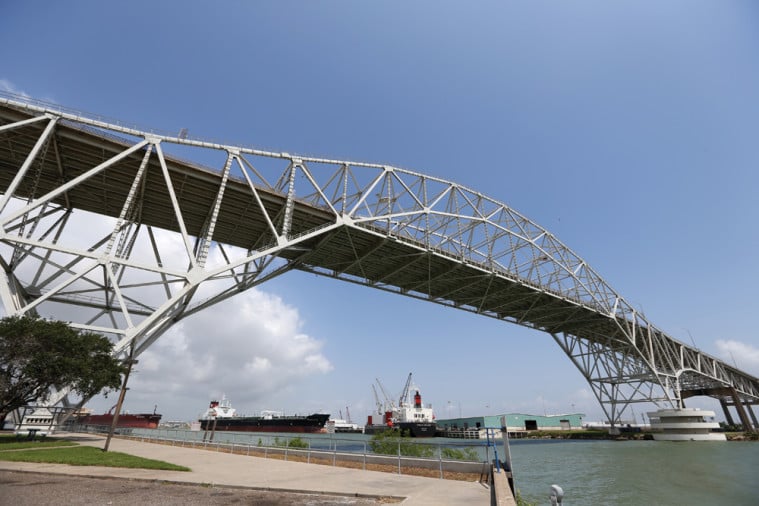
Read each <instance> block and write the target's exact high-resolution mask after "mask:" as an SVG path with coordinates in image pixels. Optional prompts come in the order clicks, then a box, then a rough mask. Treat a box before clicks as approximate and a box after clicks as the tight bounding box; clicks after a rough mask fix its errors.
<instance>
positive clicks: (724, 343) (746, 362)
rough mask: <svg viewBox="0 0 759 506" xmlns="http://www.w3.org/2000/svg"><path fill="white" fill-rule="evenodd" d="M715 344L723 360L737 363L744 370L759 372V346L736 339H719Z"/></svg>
mask: <svg viewBox="0 0 759 506" xmlns="http://www.w3.org/2000/svg"><path fill="white" fill-rule="evenodd" d="M715 344H716V346H717V350H718V352H719V356H720V357H721V358H722V360H724V361H725V362H727V363H728V364H733V363H735V364H736V365H737V367H738V369H741V370H743V371H746V372H749V373H753V374H759V348H757V347H755V346H752V345H750V344H747V343H744V342H741V341H736V340H734V339H718V340H717V341H716V343H715Z"/></svg>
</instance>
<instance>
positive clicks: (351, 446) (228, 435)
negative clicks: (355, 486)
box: [67, 425, 493, 480]
mask: <svg viewBox="0 0 759 506" xmlns="http://www.w3.org/2000/svg"><path fill="white" fill-rule="evenodd" d="M67 430H70V431H72V432H94V433H107V432H108V430H109V427H107V426H96V425H84V426H82V425H78V426H77V425H73V426H69V427H67ZM116 434H118V435H119V436H120V437H124V438H130V439H135V440H139V441H145V442H154V443H160V444H168V445H172V446H181V447H188V448H203V449H206V450H210V451H223V452H229V453H236V454H242V455H249V456H255V457H263V458H275V459H282V460H293V461H298V462H306V463H310V464H323V465H325V464H326V465H333V466H342V467H354V468H360V469H364V470H366V469H379V470H385V471H390V470H391V469H392V470H393V472H397V473H398V474H414V475H419V474H422V475H424V476H438V477H440V478H441V479H443V478H445V477H446V475H448V476H449V477H450V475H451V473H459V474H466V475H471V476H472V477H479V479H481V480H487V476H488V475H489V466H490V463H491V462H492V458H493V456H492V455H491V454H490V453H491V450H490V448H489V447H488V446H487V445H485V444H484V442H477V443H474V442H472V441H450V440H444V439H440V438H431V439H426V438H425V439H415V438H398V437H392V438H391V437H384V438H376V437H375V438H370V437H369V436H365V435H363V434H350V435H341V434H318V435H311V434H308V435H305V434H298V435H292V434H286V435H285V434H268V433H251V432H227V431H223V432H220V431H217V432H215V433H214V434H213V440H212V438H211V435H210V433H206V432H204V431H191V430H182V429H131V428H121V427H120V428H117V429H116ZM341 436H344V437H341Z"/></svg>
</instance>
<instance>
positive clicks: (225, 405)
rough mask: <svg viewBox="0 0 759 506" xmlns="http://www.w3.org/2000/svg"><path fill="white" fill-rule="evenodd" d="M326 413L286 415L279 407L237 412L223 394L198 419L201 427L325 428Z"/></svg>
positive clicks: (247, 429)
mask: <svg viewBox="0 0 759 506" xmlns="http://www.w3.org/2000/svg"><path fill="white" fill-rule="evenodd" d="M328 419H329V414H325V413H314V414H311V415H308V416H302V415H285V414H283V413H282V412H281V411H262V412H261V415H260V416H239V415H238V414H237V410H236V409H235V408H233V407H232V403H231V402H230V400H229V399H227V398H226V396H223V397H222V398H221V400H218V401H217V400H213V401H211V404H210V405H209V406H208V409H207V410H206V412H205V413H204V414H203V415H202V416H201V417H200V419H199V420H198V421H199V422H200V429H201V430H211V431H214V430H218V431H238V432H303V433H319V432H326V429H325V428H324V425H325V424H326V423H327V420H328Z"/></svg>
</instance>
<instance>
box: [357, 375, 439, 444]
mask: <svg viewBox="0 0 759 506" xmlns="http://www.w3.org/2000/svg"><path fill="white" fill-rule="evenodd" d="M377 384H378V385H379V387H380V390H381V391H382V393H383V395H384V396H385V402H384V403H382V402H380V400H379V396H378V395H377V390H376V389H375V388H374V385H372V389H374V398H375V400H376V402H377V415H378V416H379V419H380V421H379V423H375V421H374V417H373V415H369V417H368V419H367V421H366V426H364V434H376V433H378V432H382V431H385V430H392V429H398V430H400V431H401V433H402V434H405V435H409V436H411V437H434V436H435V433H436V432H437V423H436V422H435V414H434V412H433V411H432V405H431V404H429V405H427V406H426V407H425V406H424V405H423V404H422V395H421V394H420V393H419V388H418V387H416V386H413V385H412V384H411V373H409V375H408V379H407V380H406V386H405V387H403V393H401V396H400V399H399V400H398V404H394V403H393V402H392V401H391V400H390V398H389V397H388V396H387V393H386V392H385V389H384V388H383V387H382V383H380V382H379V380H377ZM412 392H413V401H412V400H411V398H412Z"/></svg>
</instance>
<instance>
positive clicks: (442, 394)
mask: <svg viewBox="0 0 759 506" xmlns="http://www.w3.org/2000/svg"><path fill="white" fill-rule="evenodd" d="M756 19H759V6H757V5H756V4H755V3H753V2H743V1H728V2H722V3H713V2H705V1H696V2H692V1H687V2H686V1H685V0H681V1H672V2H666V3H661V2H653V1H642V2H635V3H615V4H609V3H607V2H600V1H579V2H572V3H570V4H562V3H556V2H546V1H536V2H529V3H517V2H506V3H504V2H495V1H485V2H478V3H475V4H473V5H465V4H461V3H456V2H448V1H441V2H435V3H432V2H426V1H423V2H414V3H412V4H407V3H403V2H392V1H391V2H385V3H381V4H363V3H355V2H348V1H327V2H319V3H312V2H294V1H290V2H277V3H245V2H233V3H228V4H225V6H224V7H217V6H214V7H210V6H207V5H205V4H202V3H199V2H182V3H179V2H175V1H167V2H161V3H159V4H154V3H150V2H144V1H135V2H132V3H129V4H114V5H104V4H101V3H97V2H91V1H83V0H82V1H80V0H74V1H72V2H66V3H65V5H64V4H60V5H59V4H55V3H54V4H52V5H46V6H45V7H44V8H42V7H41V6H39V5H37V4H34V3H22V2H16V3H14V4H12V5H8V6H4V16H3V18H2V19H0V28H2V30H0V57H1V58H2V60H0V61H2V62H3V65H2V67H0V89H3V90H6V91H11V92H14V93H21V94H26V95H28V96H30V97H33V98H35V99H41V100H50V101H52V102H55V103H58V104H61V105H63V106H66V107H71V108H75V109H81V110H83V111H87V112H91V113H93V114H97V115H102V116H105V117H110V118H114V119H117V120H120V121H122V122H124V123H127V124H137V125H140V126H142V127H145V128H155V129H157V130H162V131H170V132H179V131H180V130H181V129H185V128H186V129H187V130H188V132H189V133H190V135H192V136H194V137H199V138H208V139H212V140H223V141H225V142H230V143H239V144H244V145H249V146H255V147H258V148H261V149H271V150H276V151H287V152H290V153H293V154H302V155H314V156H325V157H330V158H339V159H348V160H354V161H366V162H377V163H386V164H390V165H394V166H399V167H404V168H408V169H410V170H413V171H415V172H420V173H424V174H428V175H431V176H435V177H440V178H443V179H446V180H450V181H454V182H457V183H460V184H462V185H465V186H467V187H469V188H472V189H474V190H476V191H480V192H482V193H485V194H486V195H488V196H490V197H493V198H495V199H497V200H499V201H501V202H504V203H505V204H507V205H508V206H510V207H512V208H513V209H515V210H516V211H518V212H520V213H522V214H524V215H526V216H527V217H529V218H530V219H531V220H533V221H535V222H536V223H538V224H539V225H541V226H543V227H545V228H547V229H548V230H549V231H551V232H552V233H554V234H555V235H556V236H557V237H558V238H559V239H560V240H561V241H562V242H563V243H564V244H566V245H567V246H568V247H570V248H571V249H572V250H574V251H575V252H577V253H578V254H579V255H580V256H581V257H582V258H583V259H584V260H586V261H587V262H588V264H590V266H591V267H592V268H593V269H595V270H596V271H597V272H598V273H599V274H600V275H601V276H602V277H603V278H604V279H605V280H606V281H607V282H608V284H609V285H610V286H611V287H612V288H614V289H615V290H616V291H617V292H618V293H619V294H620V295H622V296H623V297H624V298H625V299H626V300H628V301H629V302H630V303H631V304H633V305H634V306H636V307H637V308H638V309H640V310H642V311H643V312H644V313H645V315H646V317H647V318H648V319H649V320H650V321H651V322H652V323H654V324H655V325H656V326H657V327H659V328H661V329H662V330H664V331H665V332H667V333H668V334H670V335H672V336H673V337H675V338H677V339H679V340H681V341H683V342H684V343H687V344H694V345H695V346H697V347H698V348H699V349H701V350H703V351H704V352H705V353H708V354H710V355H713V356H715V357H717V358H719V359H721V360H724V361H726V362H728V363H730V364H734V365H736V366H737V367H738V368H740V369H742V370H744V371H746V372H748V373H750V374H753V375H755V376H759V336H757V334H756V332H755V330H754V321H753V320H754V318H753V315H754V312H755V307H756V303H755V298H754V292H755V287H756V286H759V269H757V266H756V261H755V257H756V251H757V247H758V246H759V229H758V227H757V225H756V223H757V221H758V219H759V199H757V196H756V195H757V188H759V175H758V174H759V171H758V170H757V169H758V168H759V150H758V149H757V146H758V145H759V144H757V142H756V132H757V122H758V121H759V120H758V119H757V118H759V59H757V58H756V55H757V54H759V30H757V29H756V23H755V20H756ZM28 20H34V23H33V28H32V26H31V25H30V24H29V21H28ZM209 336H214V338H213V339H210V338H209ZM409 372H413V374H414V380H415V382H416V383H417V384H418V385H419V386H420V389H421V393H422V396H423V399H424V401H425V403H426V402H431V403H433V407H434V408H435V411H436V415H437V417H438V418H448V417H452V416H458V415H459V413H461V414H462V415H463V416H476V415H486V414H501V413H511V412H522V413H535V414H544V413H548V414H552V413H553V414H556V413H568V412H582V413H585V414H586V420H588V421H594V420H599V421H600V420H602V419H603V415H602V413H601V409H600V407H599V406H598V403H597V401H596V400H595V398H594V397H593V395H592V392H591V390H590V388H589V386H588V385H587V383H586V382H585V381H584V379H583V378H582V376H581V374H580V373H579V372H578V371H577V370H576V368H575V367H574V366H573V365H572V363H571V362H570V360H569V359H568V358H567V357H566V356H564V354H563V353H562V352H561V350H560V349H559V348H558V347H557V346H556V345H555V343H554V342H553V340H552V339H551V337H550V336H548V335H547V334H543V333H540V332H537V331H533V330H530V329H526V328H522V327H519V326H516V325H513V324H507V323H504V322H500V321H496V320H493V319H489V318H484V317H478V316H476V315H473V314H469V313H466V312H463V311H456V310H453V309H451V308H445V307H441V306H437V305H434V304H429V303H425V302H422V301H418V300H413V299H409V298H406V297H401V296H398V295H394V294H388V293H384V292H381V291H378V290H371V289H369V288H367V287H363V286H355V285H351V284H348V283H340V282H336V281H334V280H329V279H325V278H319V277H315V276H312V275H309V274H305V273H300V272H294V273H288V274H286V275H284V276H281V277H279V278H276V279H274V280H272V281H270V282H267V283H265V284H263V285H261V286H260V287H259V288H256V289H254V290H250V291H249V292H246V293H244V294H241V295H240V296H238V297H235V298H233V299H231V300H229V301H226V302H225V303H223V304H220V305H219V306H217V307H215V308H214V309H213V310H211V311H206V312H204V313H201V314H199V315H197V316H195V317H192V318H190V319H188V320H186V321H183V322H181V323H180V324H178V325H177V326H176V327H175V328H173V329H172V330H171V331H170V332H168V333H167V334H166V335H165V336H163V337H161V338H160V339H159V340H158V341H157V342H156V343H155V344H154V345H153V346H152V347H151V348H150V349H149V350H148V351H147V352H146V353H145V354H143V355H142V356H141V357H140V364H139V366H138V368H137V371H136V373H135V375H134V376H133V378H132V379H130V391H129V395H128V396H127V400H126V404H125V406H126V408H127V409H129V410H130V411H132V412H137V411H147V410H149V411H152V409H153V406H154V405H158V411H159V412H161V413H162V414H163V415H164V419H166V420H168V419H183V420H191V419H193V418H195V417H196V416H197V415H198V414H199V413H201V412H202V411H203V410H204V409H205V408H206V407H207V405H208V402H209V401H210V399H211V398H212V397H218V396H221V395H222V394H226V395H227V396H228V397H229V398H230V399H231V400H232V402H233V404H234V406H235V407H236V408H237V409H238V411H239V412H243V413H244V412H252V411H257V410H262V409H281V410H284V411H287V412H289V413H293V412H301V413H303V412H309V411H316V410H324V411H329V412H331V413H332V414H334V415H337V414H338V411H339V410H342V411H343V413H345V409H346V406H349V409H350V412H351V415H352V417H353V420H354V422H358V423H363V422H364V421H365V420H366V416H367V415H368V414H370V413H371V411H372V410H373V408H374V399H373V394H372V390H371V385H372V384H373V383H374V382H375V379H376V378H379V379H380V380H381V381H382V383H383V384H384V385H385V386H386V387H387V388H388V390H389V393H391V394H393V395H397V394H399V393H400V390H401V388H402V387H403V383H404V382H405V379H406V376H407V375H408V373H409ZM115 402H116V395H115V394H113V395H112V396H109V398H108V399H102V398H98V399H95V400H94V401H93V402H92V403H91V407H94V408H95V409H96V410H98V411H102V410H105V409H107V408H108V407H110V406H111V405H112V404H115ZM688 404H689V405H692V406H695V407H707V408H710V409H715V410H717V411H718V418H720V419H722V413H721V410H719V409H718V404H717V403H716V402H715V401H712V400H709V399H705V398H697V399H693V400H690V399H689V400H688ZM634 408H635V413H636V418H638V419H640V418H641V416H642V414H643V413H645V412H646V411H648V410H650V409H653V407H651V406H645V405H641V406H640V408H639V407H638V406H635V407H634Z"/></svg>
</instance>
